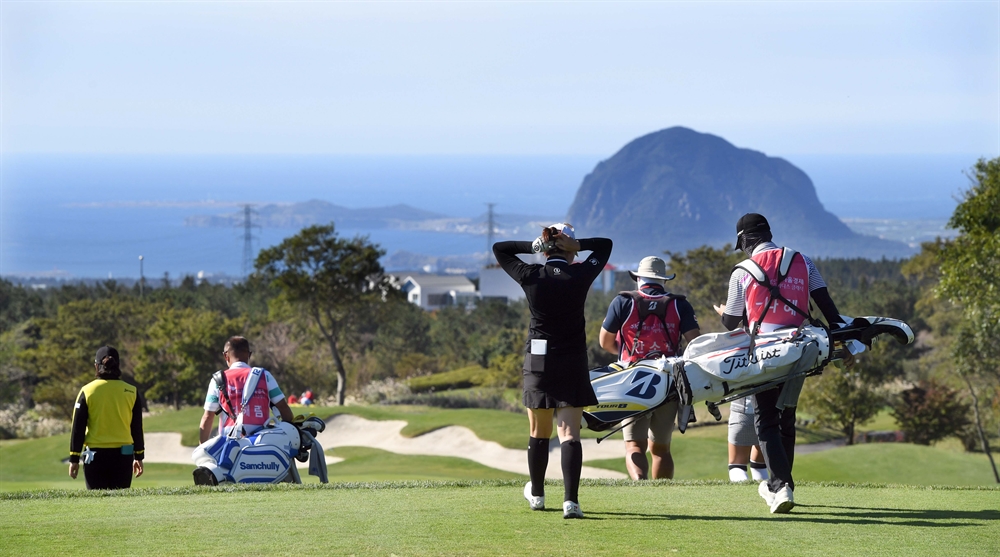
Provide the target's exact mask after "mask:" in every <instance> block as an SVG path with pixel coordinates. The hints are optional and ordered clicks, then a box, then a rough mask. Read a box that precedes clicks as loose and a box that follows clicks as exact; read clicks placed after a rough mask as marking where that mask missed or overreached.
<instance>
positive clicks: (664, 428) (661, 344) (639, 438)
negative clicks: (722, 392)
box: [591, 256, 701, 480]
mask: <svg viewBox="0 0 1000 557" xmlns="http://www.w3.org/2000/svg"><path fill="white" fill-rule="evenodd" d="M628 274H629V276H630V277H631V278H632V280H634V281H636V287H637V288H636V290H633V291H629V292H621V293H619V295H618V296H616V297H615V298H614V299H613V300H612V301H611V304H610V305H609V306H608V313H607V316H606V317H605V318H604V323H603V324H602V325H601V332H600V336H599V337H598V338H599V341H600V343H601V347H602V348H604V349H605V350H606V351H608V352H610V353H612V354H615V355H616V356H618V363H619V368H622V367H625V366H629V365H631V364H634V363H636V362H639V361H641V360H647V359H655V358H657V357H659V356H663V357H667V358H669V357H673V356H679V355H680V354H681V348H682V346H683V344H685V343H687V342H690V341H692V340H694V339H695V338H696V337H697V336H698V335H700V334H701V332H700V329H699V328H698V320H697V319H696V318H695V315H694V308H692V307H691V303H690V302H688V301H687V300H686V299H685V297H684V296H680V295H676V294H671V293H670V292H668V291H667V290H666V286H665V285H666V281H668V280H673V279H674V277H675V276H676V275H674V274H669V275H668V274H667V264H666V262H665V261H664V260H663V259H661V258H659V257H656V256H649V257H644V258H643V259H642V261H640V262H639V268H638V269H637V270H636V271H635V272H634V273H633V272H632V271H629V273H628ZM608 371H612V370H611V369H610V368H609V370H608ZM640 391H641V392H643V393H644V394H646V393H652V392H653V391H649V390H648V389H647V390H641V389H640ZM591 415H593V414H591ZM676 419H677V401H676V400H673V399H672V400H669V401H666V402H665V403H664V404H663V405H662V406H660V407H658V408H655V409H654V410H653V411H651V412H648V413H645V414H642V415H638V416H634V417H632V418H630V419H629V420H628V421H626V422H624V426H623V427H622V436H623V437H624V438H625V467H626V469H627V470H628V474H629V476H631V478H632V479H633V480H644V479H646V478H647V477H652V478H653V479H654V480H655V479H671V478H673V477H674V459H673V457H672V455H671V454H670V441H671V438H672V433H673V429H674V420H676ZM647 449H649V452H650V453H651V454H652V457H653V458H652V460H653V462H652V469H650V463H649V461H647V460H646V450H647Z"/></svg>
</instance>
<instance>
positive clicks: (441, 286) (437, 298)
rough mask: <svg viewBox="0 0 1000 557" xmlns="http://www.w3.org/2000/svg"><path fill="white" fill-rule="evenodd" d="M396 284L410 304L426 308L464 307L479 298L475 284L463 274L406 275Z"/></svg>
mask: <svg viewBox="0 0 1000 557" xmlns="http://www.w3.org/2000/svg"><path fill="white" fill-rule="evenodd" d="M398 284H399V289H400V290H402V291H403V293H405V294H406V299H407V300H408V301H409V302H410V303H411V304H414V305H417V306H420V307H421V308H423V309H426V310H432V309H440V308H442V307H446V306H460V307H465V306H468V305H469V304H475V302H476V300H478V299H479V294H478V293H477V292H476V285H475V284H473V283H472V281H471V280H469V279H468V278H467V277H465V276H463V275H457V276H456V275H406V276H405V277H403V278H400V279H399V280H398Z"/></svg>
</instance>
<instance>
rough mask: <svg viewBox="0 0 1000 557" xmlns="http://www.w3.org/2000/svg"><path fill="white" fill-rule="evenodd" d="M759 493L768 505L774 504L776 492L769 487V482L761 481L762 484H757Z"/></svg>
mask: <svg viewBox="0 0 1000 557" xmlns="http://www.w3.org/2000/svg"><path fill="white" fill-rule="evenodd" d="M757 493H758V494H760V496H761V497H763V498H764V502H765V503H767V506H768V507H770V506H771V505H772V504H774V494H773V493H771V490H770V489H769V488H768V487H767V482H760V485H759V486H757Z"/></svg>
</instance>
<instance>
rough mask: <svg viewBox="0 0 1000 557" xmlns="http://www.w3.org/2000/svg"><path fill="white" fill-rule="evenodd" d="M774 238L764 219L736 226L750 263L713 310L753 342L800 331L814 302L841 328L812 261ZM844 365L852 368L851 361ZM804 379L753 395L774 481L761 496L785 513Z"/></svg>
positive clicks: (790, 502) (763, 486) (750, 218)
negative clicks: (761, 334) (763, 335)
mask: <svg viewBox="0 0 1000 557" xmlns="http://www.w3.org/2000/svg"><path fill="white" fill-rule="evenodd" d="M771 239H772V238H771V225H770V224H769V223H768V222H767V219H766V218H764V216H763V215H760V214H758V213H747V214H745V215H743V216H742V217H740V219H739V220H738V221H737V222H736V249H740V250H743V251H744V252H745V253H746V254H747V255H748V256H749V257H750V259H748V260H746V261H742V262H740V263H739V264H737V266H736V268H735V269H734V270H733V273H732V275H731V276H730V278H729V294H728V298H727V299H726V303H725V304H724V305H717V306H715V310H716V312H718V313H719V315H721V316H722V324H723V325H724V326H725V327H726V328H727V329H729V330H733V329H736V328H737V327H741V326H742V327H744V328H746V330H747V332H748V333H750V335H751V339H753V337H755V336H756V334H757V333H758V332H770V331H775V330H778V329H781V328H785V327H798V326H799V325H801V324H802V323H803V322H805V321H812V320H813V318H812V317H811V315H810V314H809V299H810V298H812V300H813V301H814V302H815V303H816V306H817V307H818V308H819V309H820V311H821V312H822V313H823V317H824V318H825V319H826V321H827V323H829V324H830V325H831V326H833V327H836V326H839V324H843V322H844V320H843V318H842V317H841V316H840V312H839V311H838V310H837V306H836V305H835V304H834V303H833V300H832V299H831V298H830V293H829V292H828V291H827V288H826V282H825V281H824V280H823V277H822V276H820V274H819V271H818V270H816V266H815V265H813V262H812V260H810V259H809V258H808V257H806V256H804V255H802V254H800V253H798V252H796V251H794V250H791V249H789V248H782V247H779V246H778V245H776V244H775V243H773V242H772V241H771ZM751 342H752V340H751ZM845 363H847V364H848V365H851V364H852V363H853V361H848V360H845ZM802 381H803V379H801V378H799V379H797V380H792V381H788V382H786V383H784V384H782V385H781V386H780V387H775V388H773V389H770V390H767V391H764V392H761V393H757V394H756V395H754V398H755V400H754V412H755V414H754V425H755V427H756V430H757V437H758V439H759V441H760V449H761V452H762V453H763V454H764V461H765V462H766V463H767V468H768V471H769V472H770V478H769V479H768V480H766V481H763V482H761V483H760V486H759V489H758V493H759V494H760V496H761V497H762V498H763V499H764V501H765V502H766V503H767V505H768V507H769V508H770V510H771V512H772V513H787V512H789V511H790V510H791V509H792V507H794V506H795V501H794V498H793V492H794V490H795V482H794V481H793V480H792V461H793V460H794V457H795V406H796V403H797V402H798V397H799V392H800V391H801V389H802Z"/></svg>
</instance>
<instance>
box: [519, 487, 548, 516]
mask: <svg viewBox="0 0 1000 557" xmlns="http://www.w3.org/2000/svg"><path fill="white" fill-rule="evenodd" d="M524 498H525V499H527V500H528V506H529V507H531V510H533V511H540V510H544V509H545V496H544V495H539V496H537V497H536V496H534V495H532V494H531V482H528V483H526V484H524Z"/></svg>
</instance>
